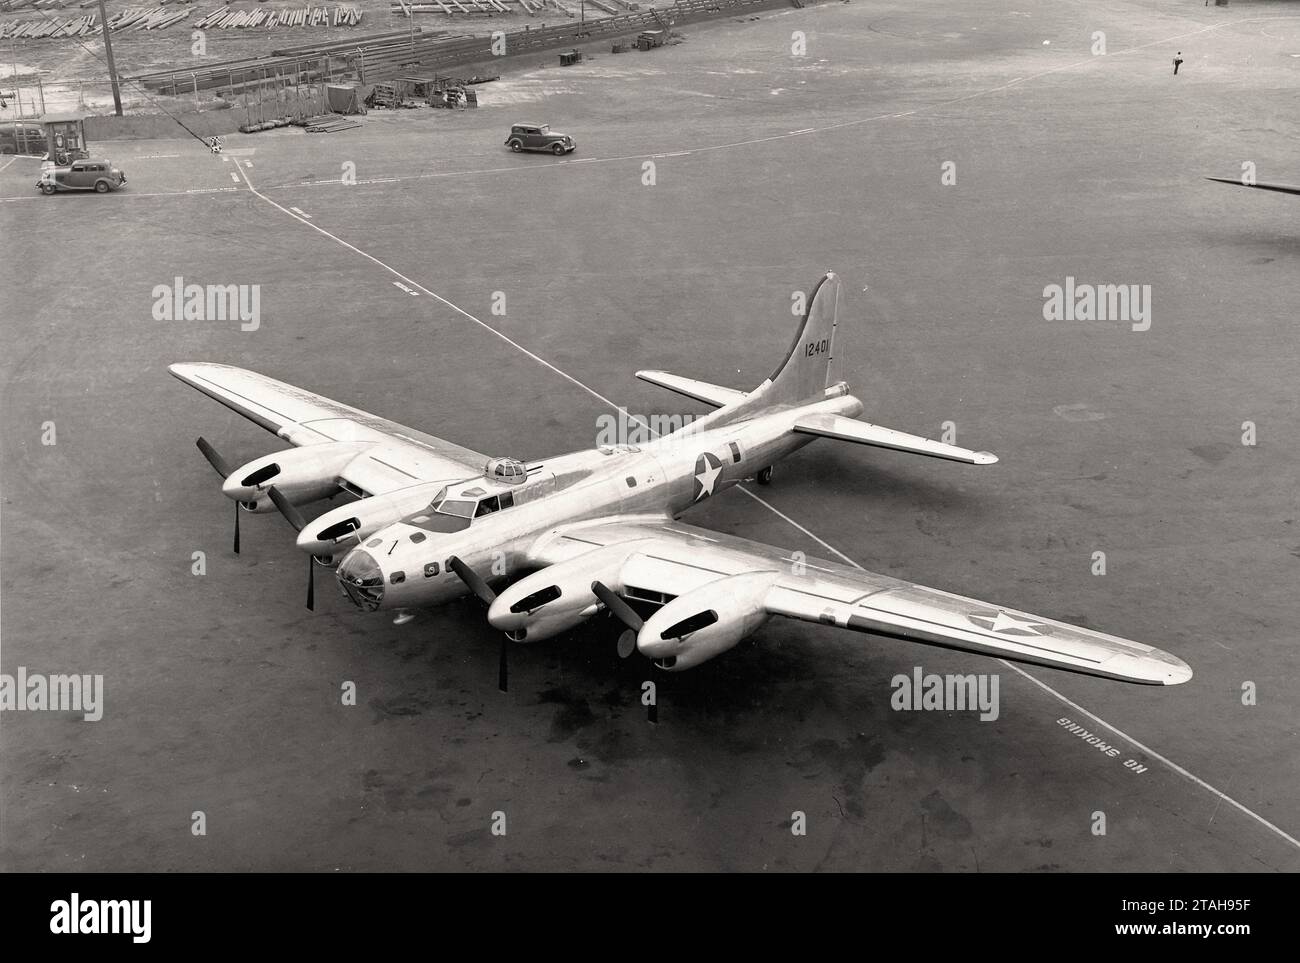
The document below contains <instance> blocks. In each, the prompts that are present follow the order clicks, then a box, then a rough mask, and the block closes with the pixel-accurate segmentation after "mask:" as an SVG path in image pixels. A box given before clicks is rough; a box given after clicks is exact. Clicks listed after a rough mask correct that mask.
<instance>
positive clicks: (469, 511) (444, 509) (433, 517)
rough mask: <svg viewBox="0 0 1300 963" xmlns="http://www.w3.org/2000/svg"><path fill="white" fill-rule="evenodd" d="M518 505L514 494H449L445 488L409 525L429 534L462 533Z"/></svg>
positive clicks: (479, 490) (470, 490)
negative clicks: (475, 521) (475, 522)
mask: <svg viewBox="0 0 1300 963" xmlns="http://www.w3.org/2000/svg"><path fill="white" fill-rule="evenodd" d="M514 505H515V493H514V492H508V491H506V492H499V493H497V494H489V493H488V492H486V491H484V490H483V489H482V488H475V487H471V488H464V489H461V490H459V491H456V492H451V493H450V494H449V493H448V489H447V488H446V487H444V488H442V489H441V490H439V492H438V494H436V495H434V496H433V501H431V502H430V503H429V505H428V507H427V508H424V509H423V510H421V511H419V512H416V513H415V514H414V515H412V516H411V517H410V518H409V519H408V521H409V522H410V524H412V525H417V526H419V527H420V528H423V529H425V530H426V531H430V532H462V531H464V530H465V529H467V528H469V526H470V523H471V522H472V521H473V520H474V519H475V518H482V517H483V516H484V515H491V514H492V513H493V512H499V511H501V510H503V509H506V508H513V507H514Z"/></svg>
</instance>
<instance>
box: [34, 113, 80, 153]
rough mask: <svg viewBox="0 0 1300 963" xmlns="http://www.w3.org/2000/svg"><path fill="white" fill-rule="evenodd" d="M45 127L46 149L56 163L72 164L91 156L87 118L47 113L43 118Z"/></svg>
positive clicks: (42, 122)
mask: <svg viewBox="0 0 1300 963" xmlns="http://www.w3.org/2000/svg"><path fill="white" fill-rule="evenodd" d="M41 126H42V127H43V128H44V129H45V150H46V153H48V154H49V159H50V160H52V161H54V162H55V163H56V164H60V165H62V164H71V163H72V162H73V161H75V160H82V159H84V158H87V157H89V156H90V150H89V146H88V145H87V143H86V121H85V118H83V117H80V116H77V115H74V114H47V115H46V116H45V117H43V118H41Z"/></svg>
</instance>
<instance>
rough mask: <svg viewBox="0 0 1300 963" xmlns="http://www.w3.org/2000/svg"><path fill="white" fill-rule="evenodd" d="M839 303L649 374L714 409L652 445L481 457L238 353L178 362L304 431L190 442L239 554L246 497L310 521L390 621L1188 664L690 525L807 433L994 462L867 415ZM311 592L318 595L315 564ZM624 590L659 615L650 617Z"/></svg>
mask: <svg viewBox="0 0 1300 963" xmlns="http://www.w3.org/2000/svg"><path fill="white" fill-rule="evenodd" d="M838 302H839V281H838V279H837V278H836V277H835V275H833V274H827V275H826V276H825V277H823V278H822V279H821V281H820V282H819V283H818V286H817V289H816V291H815V292H814V294H813V296H812V298H811V300H810V302H809V304H808V308H807V311H806V313H805V315H804V317H803V318H802V320H801V322H800V324H799V329H798V332H797V334H796V336H795V339H794V343H793V344H792V345H791V346H790V349H789V351H788V352H787V353H786V356H785V358H784V360H783V361H782V362H781V364H780V365H779V366H778V367H777V369H776V372H775V373H774V374H773V375H772V376H771V377H770V378H768V379H767V380H766V381H764V382H763V383H762V384H761V385H760V386H759V387H758V388H756V389H755V390H754V391H751V392H743V391H737V390H734V389H731V388H723V387H719V386H717V385H712V384H707V383H705V382H702V381H695V380H692V379H689V378H684V377H679V376H677V375H672V374H667V373H665V372H660V371H640V372H638V373H637V377H639V378H641V379H643V380H645V381H648V382H651V383H653V384H657V385H660V386H662V387H665V388H668V389H670V390H672V391H675V392H678V393H680V394H683V395H686V396H687V397H689V398H693V399H695V400H696V401H699V402H702V403H704V404H707V405H710V406H712V407H713V408H715V409H716V411H713V412H712V413H710V414H708V415H706V416H704V417H702V418H700V419H699V420H696V421H694V422H692V423H690V424H689V425H687V426H685V427H684V428H682V429H680V430H678V431H674V432H672V433H670V434H667V435H664V436H663V437H660V438H658V439H656V440H654V441H651V442H648V443H646V444H642V445H639V446H638V445H615V446H605V447H600V448H597V449H595V450H589V451H581V452H575V453H573V454H567V455H560V456H558V457H556V458H550V459H546V460H543V461H536V462H528V463H524V462H520V461H517V460H514V459H510V458H492V459H486V458H485V457H484V456H483V455H480V454H478V453H476V452H473V451H469V450H467V449H465V448H460V447H457V446H455V445H452V444H449V443H448V442H445V441H442V440H441V439H438V438H434V437H432V436H430V435H427V434H424V433H423V432H420V431H416V430H414V429H411V428H406V427H403V426H402V425H398V424H394V423H393V422H390V421H386V420H384V419H381V418H378V417H375V416H374V415H370V414H367V413H365V412H363V411H360V410H358V409H356V408H352V407H349V406H347V405H343V404H340V403H338V402H335V401H331V400H329V399H327V398H323V397H321V396H319V395H315V394H311V393H310V392H307V391H303V390H301V389H299V388H295V387H293V386H291V385H287V384H284V383H282V382H279V381H275V380H273V379H271V378H267V377H264V376H262V375H260V374H256V373H254V372H251V371H246V370H243V369H240V368H233V367H229V366H226V365H220V364H206V363H198V364H176V365H172V366H171V372H172V373H173V374H174V375H175V376H176V377H177V378H180V379H181V380H182V381H184V382H186V383H187V384H190V385H192V386H194V387H195V388H197V389H198V390H199V391H202V392H203V393H204V394H207V395H209V396H211V397H213V398H215V399H216V400H217V401H220V402H221V403H222V404H224V405H226V406H227V407H229V408H231V409H233V410H235V411H237V412H239V413H240V414H241V415H244V416H245V417H246V418H249V419H250V420H252V421H254V422H255V423H257V424H259V425H261V426H262V427H263V428H265V429H267V430H268V431H271V432H274V433H275V434H276V435H277V436H279V437H280V438H282V439H284V440H285V441H287V442H289V443H290V444H292V445H295V446H298V447H297V448H296V449H289V450H285V451H279V452H276V453H274V454H271V455H266V456H265V457H262V458H258V459H256V460H255V461H252V462H249V463H248V464H246V465H244V466H242V467H240V468H236V469H234V470H231V469H230V468H229V467H228V466H227V464H226V463H225V461H224V460H223V459H222V458H221V456H220V455H219V454H217V453H216V452H215V451H214V450H213V449H212V446H211V445H209V444H208V443H207V442H206V441H205V440H204V439H202V438H200V439H199V441H198V445H199V448H200V449H201V450H202V451H203V453H204V455H205V456H206V457H207V458H208V460H209V461H210V462H211V463H212V464H213V466H214V467H215V468H216V469H217V470H218V471H219V472H220V473H221V474H222V475H223V476H224V477H225V483H224V485H223V486H222V491H223V492H224V493H225V494H226V495H227V496H228V497H229V498H231V499H233V500H234V501H235V502H236V503H237V505H236V529H235V539H236V541H235V550H236V551H238V537H239V536H238V518H239V512H240V511H248V512H270V511H275V510H277V509H278V510H279V511H280V512H281V513H282V514H283V515H284V516H285V517H286V518H287V519H288V520H289V521H290V522H291V523H292V524H293V525H294V526H295V527H296V528H297V529H298V531H299V535H298V547H299V548H300V549H302V550H303V551H304V552H306V553H308V555H309V556H310V557H309V559H308V567H309V569H311V567H312V566H313V564H314V562H313V559H315V562H316V563H321V564H325V565H335V564H337V572H336V577H337V579H338V581H339V583H340V584H341V585H342V587H343V589H344V591H345V593H346V594H347V596H348V597H349V598H350V599H351V600H352V601H353V602H354V603H355V604H356V605H357V606H359V607H360V608H362V609H364V610H377V609H393V610H397V611H398V616H397V622H398V623H399V624H400V623H401V622H403V621H407V620H409V619H410V618H411V617H412V616H411V614H410V610H412V609H415V608H419V607H424V606H432V605H437V604H439V603H442V602H447V601H449V600H451V599H454V598H457V597H458V596H462V595H465V594H466V593H467V591H472V592H474V593H475V594H476V595H478V596H479V597H480V598H482V599H483V601H484V602H485V603H487V605H488V611H487V618H488V621H489V622H490V623H491V624H492V625H493V626H494V627H496V628H498V629H500V630H501V631H502V632H504V633H505V634H506V636H507V637H508V638H509V639H511V640H514V641H516V642H537V641H540V640H542V639H548V638H551V637H553V636H556V635H559V634H561V633H563V632H565V631H567V630H569V629H572V628H574V627H575V626H577V625H578V624H580V623H581V622H583V621H584V620H586V619H589V618H591V617H592V616H593V615H595V614H596V613H598V612H600V611H601V610H607V611H609V612H610V613H611V614H612V615H614V616H615V617H617V618H618V619H619V620H621V621H622V622H624V623H625V624H626V625H627V627H628V628H627V631H625V632H623V634H622V636H621V638H620V639H619V643H618V651H619V654H620V655H622V656H624V657H626V656H628V655H630V654H631V653H632V651H633V650H634V649H636V650H640V652H641V653H643V654H644V655H645V656H647V657H648V658H650V659H651V660H653V662H654V664H655V665H657V666H658V667H659V668H661V669H665V670H668V671H675V672H680V671H681V670H683V669H688V668H690V667H692V666H696V665H699V664H700V663H701V662H704V661H705V660H707V659H711V658H713V657H714V656H716V655H719V654H721V653H723V652H725V651H727V650H728V649H730V648H731V647H732V646H734V645H736V644H737V643H738V642H740V641H741V640H742V639H744V638H745V637H746V636H748V635H750V634H752V633H753V632H755V631H756V630H758V628H759V627H760V626H762V625H763V623H764V622H766V621H767V619H768V618H770V617H771V616H773V615H782V616H785V617H787V618H792V619H800V620H803V621H805V622H813V623H819V624H822V625H828V626H836V627H838V628H844V629H852V630H854V631H858V632H865V633H869V634H873V635H880V636H886V637H890V638H896V639H906V640H910V641H913V642H921V643H926V644H930V645H937V646H943V647H946V648H953V649H962V650H966V651H970V652H976V653H980V654H983V655H990V656H998V657H1001V658H1005V659H1012V660H1015V661H1018V662H1027V663H1033V664H1037V665H1046V666H1053V667H1056V668H1060V669H1068V670H1071V671H1074V672H1081V673H1086V674H1088V675H1095V676H1101V677H1104V678H1108V679H1119V680H1123V681H1127V682H1138V683H1146V684H1151V685H1161V684H1163V685H1175V684H1178V683H1181V682H1186V681H1187V680H1188V679H1190V678H1191V676H1192V671H1191V669H1190V668H1189V667H1188V666H1187V665H1186V664H1185V663H1184V662H1182V661H1181V660H1180V659H1178V658H1176V657H1174V656H1172V655H1170V654H1169V653H1167V652H1162V651H1161V650H1159V649H1155V648H1152V647H1151V646H1148V645H1142V644H1140V643H1137V642H1130V641H1128V640H1126V639H1121V638H1117V637H1115V636H1113V635H1105V634H1103V633H1101V632H1094V631H1091V630H1089V629H1084V628H1079V627H1077V626H1073V625H1067V624H1065V623H1062V622H1057V621H1054V620H1052V619H1047V618H1040V617H1039V616H1036V615H1028V614H1026V613H1024V612H1018V611H1015V610H1014V609H1008V608H1004V607H1002V606H998V605H992V604H989V603H986V602H980V601H976V600H975V599H969V598H962V597H961V596H957V595H951V594H949V593H947V592H941V591H938V590H936V589H931V588H925V587H923V586H920V585H913V584H911V583H909V582H905V581H901V580H899V579H895V578H889V577H886V576H884V575H876V574H873V573H871V572H866V571H862V570H859V569H855V568H853V567H851V566H848V565H841V564H837V563H835V562H829V561H821V560H818V559H806V560H805V559H804V558H803V557H802V556H799V555H794V554H792V553H791V552H788V551H784V550H781V549H776V548H772V547H770V546H767V545H762V544H759V543H757V542H752V541H748V540H746V539H743V538H736V537H732V536H728V535H722V534H719V533H715V532H711V531H708V530H705V529H702V528H697V527H695V526H692V525H688V524H684V523H682V522H680V521H678V519H679V517H680V516H681V515H682V514H684V513H685V512H686V511H687V510H688V509H689V508H691V507H692V506H693V505H697V504H699V503H700V502H701V501H703V500H705V499H706V498H711V497H713V496H715V495H717V494H718V493H719V492H722V491H723V490H725V489H727V488H729V487H731V486H732V485H736V484H738V483H740V482H741V481H743V480H745V479H746V478H749V477H751V476H754V475H757V476H758V480H759V481H760V482H761V483H766V482H768V481H770V478H771V466H772V465H773V463H775V462H776V461H777V460H778V459H780V458H783V457H785V456H786V455H789V454H790V453H791V452H794V451H796V450H798V449H800V448H802V447H803V446H804V445H806V444H808V443H809V442H811V441H813V440H814V439H816V438H834V439H838V440H840V441H850V442H855V443H857V444H862V445H870V446H875V447H879V448H888V449H893V450H895V451H902V452H912V453H914V454H920V455H928V456H931V457H935V458H943V459H948V460H950V461H957V462H965V463H968V464H973V465H989V464H992V463H994V462H996V461H997V459H996V458H995V457H994V456H993V455H991V454H989V453H987V452H978V451H970V450H967V449H965V448H958V447H957V446H955V445H948V444H941V443H939V442H935V441H931V440H929V439H926V438H922V437H919V436H917V435H910V434H905V433H903V432H899V431H893V430H890V429H888V428H882V427H879V426H876V425H872V424H868V423H866V422H862V421H857V420H855V416H856V415H858V414H859V413H861V411H862V403H861V402H860V401H859V400H858V399H857V398H855V397H853V395H851V394H850V393H849V387H848V385H847V384H845V382H844V381H842V380H840V377H839V374H840V372H839V368H840V365H839V363H838V362H837V359H838V357H839V356H838V355H837V354H836V351H837V345H836V342H835V329H836V313H837V310H838ZM485 463H486V467H485ZM339 492H348V493H351V494H352V495H354V496H357V497H358V499H359V500H357V501H353V502H350V503H349V504H347V505H344V506H342V507H339V508H335V509H333V510H331V511H328V512H326V513H325V514H323V515H321V516H320V517H319V518H317V519H315V520H314V521H312V522H310V523H308V522H306V521H305V520H304V518H303V516H302V515H301V514H300V513H299V511H298V507H297V506H300V505H304V504H306V503H309V502H314V501H318V500H321V499H324V498H326V497H329V496H332V495H335V494H338V493H339ZM489 583H494V584H496V585H497V586H498V589H499V594H498V591H497V590H494V589H493V587H492V585H491V584H489ZM308 592H309V596H308V606H309V607H310V606H311V604H312V603H311V594H310V593H311V582H310V579H309V583H308ZM629 600H633V601H637V602H638V603H648V604H649V605H650V606H657V610H655V611H654V614H652V615H651V616H650V617H649V618H646V619H644V620H643V619H642V617H641V616H640V614H639V613H638V612H637V611H636V610H635V609H634V608H633V607H632V606H631V605H629V604H628V601H629ZM642 611H649V609H648V608H646V607H645V606H642ZM502 645H503V655H502V665H503V676H504V649H505V642H504V640H503V643H502Z"/></svg>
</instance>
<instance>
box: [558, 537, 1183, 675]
mask: <svg viewBox="0 0 1300 963" xmlns="http://www.w3.org/2000/svg"><path fill="white" fill-rule="evenodd" d="M638 540H639V542H638ZM620 542H626V543H633V542H636V543H637V544H635V545H631V546H629V547H630V549H631V551H630V553H629V554H628V555H627V557H626V560H625V561H623V562H622V565H621V569H620V571H619V572H618V574H617V578H615V579H613V581H615V582H616V583H617V584H618V586H620V589H619V590H620V592H621V594H624V595H625V596H626V597H629V598H637V597H640V598H653V597H654V595H655V594H656V593H658V594H659V595H660V596H661V597H662V596H668V597H672V601H670V602H669V605H673V604H676V603H678V602H681V603H683V604H681V605H679V606H678V611H677V613H676V614H675V615H674V616H673V617H672V619H671V621H673V622H675V623H677V624H679V625H680V624H685V623H686V622H689V621H690V619H691V617H692V616H694V615H697V613H696V612H695V611H694V610H695V609H699V610H700V611H701V612H704V611H708V610H710V609H714V610H715V614H716V611H727V612H731V613H732V617H735V618H742V617H748V618H749V619H750V620H751V621H752V619H753V617H754V616H759V617H760V621H761V617H762V616H763V614H764V612H765V613H766V614H767V615H783V616H785V617H787V618H793V619H799V620H801V621H805V622H816V623H820V624H823V625H833V626H836V627H838V628H843V629H850V630H853V631H856V632H864V633H868V634H872V635H880V636H885V637H888V638H894V639H904V640H907V641H911V642H920V643H923V644H926V645H935V646H941V647H943V648H950V649H960V650H963V651H967V652H975V653H978V654H980V655H989V656H994V657H997V658H1003V659H1009V660H1012V661H1016V662H1027V663H1030V664H1034V665H1045V666H1051V667H1053V668H1058V669H1066V670H1068V671H1071V672H1080V673H1084V674H1086V675H1095V676H1101V677H1103V678H1108V679H1118V680H1122V681H1126V682H1137V683H1144V684H1147V685H1176V684H1178V683H1180V682H1186V681H1187V680H1188V679H1190V678H1191V676H1192V670H1191V669H1190V668H1189V667H1188V666H1187V665H1186V664H1185V663H1184V662H1183V661H1182V660H1180V659H1178V658H1176V657H1175V656H1173V655H1170V654H1169V653H1167V652H1163V651H1161V650H1160V649H1156V648H1152V647H1151V646H1149V645H1143V644H1141V643H1138V642H1131V641H1129V640H1127V639H1121V638H1118V637H1116V636H1113V635H1106V634H1105V633H1102V632H1095V631H1093V630H1091V629H1085V628H1081V627H1079V626H1075V625H1069V624H1066V623H1064V622H1058V621H1055V620H1054V619H1048V618H1042V617H1040V616H1036V615H1030V614H1028V613H1026V612H1021V611H1018V610H1016V609H1010V608H1006V607H1003V606H1000V605H993V604H990V603H988V602H981V601H979V600H977V599H970V598H964V597H962V596H960V595H953V594H951V593H949V592H942V591H939V590H938V589H932V588H926V587H925V586H922V585H915V584H913V583H911V582H906V581H902V580H900V579H896V578H891V577H889V576H885V575H878V574H876V573H873V572H867V571H864V570H861V569H856V568H853V567H852V566H848V565H842V564H839V563H836V562H828V561H822V560H820V559H814V558H807V559H804V558H802V557H799V556H796V555H794V554H792V553H791V552H789V551H784V550H781V549H777V548H773V547H771V546H768V545H763V544H761V543H758V542H752V541H749V540H747V539H742V538H737V537H734V536H730V535H724V534H721V533H717V532H711V531H708V530H706V529H702V528H697V527H695V526H692V525H685V524H681V523H679V522H676V521H670V520H666V519H646V520H633V521H622V522H619V521H611V522H605V523H600V522H595V523H588V524H585V525H578V526H572V527H568V528H565V529H561V530H559V531H557V532H555V533H554V534H552V535H550V536H548V537H547V538H546V539H544V540H543V541H542V542H541V543H539V545H538V546H537V547H536V549H537V551H536V555H537V557H536V558H535V559H534V561H535V562H537V563H539V564H548V563H558V562H560V561H567V560H571V559H574V558H576V557H577V556H578V555H580V554H583V553H586V552H592V551H593V550H595V549H598V548H602V547H604V546H612V545H615V544H616V543H620ZM759 574H767V575H769V576H770V578H765V579H761V580H759V584H760V585H761V590H760V591H759V592H758V594H752V593H748V594H747V592H746V591H741V590H742V589H744V588H746V586H751V587H752V584H753V582H754V580H753V579H749V580H742V579H737V576H742V577H744V576H751V575H759ZM723 580H727V581H726V582H725V583H724V581H723ZM711 583H717V585H716V587H715V589H714V590H712V596H710V590H709V588H708V586H710V584H711ZM687 595H691V599H693V600H695V601H688V600H686V599H684V597H685V596H687ZM742 596H743V597H744V598H746V599H748V601H746V602H744V603H741V604H742V606H749V607H750V608H752V609H753V611H742V610H737V608H736V606H737V603H736V601H735V600H736V599H737V598H740V597H742ZM666 609H667V606H665V609H661V610H660V611H661V612H664V611H666ZM687 609H691V611H687ZM755 624H757V623H755ZM683 641H685V640H683Z"/></svg>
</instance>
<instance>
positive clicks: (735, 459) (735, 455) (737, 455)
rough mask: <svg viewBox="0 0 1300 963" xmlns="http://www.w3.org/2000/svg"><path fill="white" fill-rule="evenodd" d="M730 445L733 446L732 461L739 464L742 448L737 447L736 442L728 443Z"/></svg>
mask: <svg viewBox="0 0 1300 963" xmlns="http://www.w3.org/2000/svg"><path fill="white" fill-rule="evenodd" d="M728 444H729V445H730V446H731V460H732V461H733V462H739V461H740V446H739V445H737V444H736V443H735V442H734V441H732V442H728Z"/></svg>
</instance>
